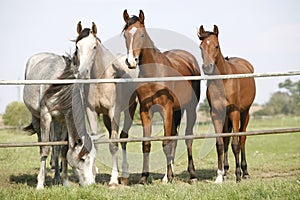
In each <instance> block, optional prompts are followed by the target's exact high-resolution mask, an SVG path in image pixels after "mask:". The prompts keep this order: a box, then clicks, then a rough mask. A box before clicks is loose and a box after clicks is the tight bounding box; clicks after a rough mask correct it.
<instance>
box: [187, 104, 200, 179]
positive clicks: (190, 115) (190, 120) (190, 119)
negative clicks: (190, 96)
mask: <svg viewBox="0 0 300 200" xmlns="http://www.w3.org/2000/svg"><path fill="white" fill-rule="evenodd" d="M186 117H187V119H186V130H185V135H193V127H194V124H195V122H196V117H197V116H196V108H194V107H191V108H189V109H187V110H186ZM185 144H186V148H187V153H188V172H189V173H190V182H191V183H193V182H195V181H197V177H196V173H195V166H194V160H193V149H192V145H193V140H192V139H188V140H185Z"/></svg>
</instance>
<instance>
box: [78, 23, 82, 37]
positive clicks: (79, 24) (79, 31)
mask: <svg viewBox="0 0 300 200" xmlns="http://www.w3.org/2000/svg"><path fill="white" fill-rule="evenodd" d="M81 31H82V26H81V21H79V22H78V24H77V33H78V34H80V33H81Z"/></svg>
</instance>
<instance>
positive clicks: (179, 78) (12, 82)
mask: <svg viewBox="0 0 300 200" xmlns="http://www.w3.org/2000/svg"><path fill="white" fill-rule="evenodd" d="M299 75H300V71H291V72H273V73H253V74H230V75H202V76H176V77H153V78H118V79H64V80H0V85H40V84H73V83H85V84H87V83H91V84H97V83H131V82H134V83H145V82H160V81H187V80H220V79H232V78H251V77H254V78H264V77H276V76H299Z"/></svg>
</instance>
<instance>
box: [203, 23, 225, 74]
mask: <svg viewBox="0 0 300 200" xmlns="http://www.w3.org/2000/svg"><path fill="white" fill-rule="evenodd" d="M218 34H219V30H218V27H217V26H216V25H214V31H213V32H210V31H205V30H204V27H203V25H201V26H200V28H199V32H198V37H199V39H200V40H201V44H200V49H201V55H202V59H203V65H202V69H203V72H204V73H205V74H206V75H211V74H215V70H216V64H217V62H218V60H217V58H218V55H219V54H220V52H221V50H220V45H219V40H218Z"/></svg>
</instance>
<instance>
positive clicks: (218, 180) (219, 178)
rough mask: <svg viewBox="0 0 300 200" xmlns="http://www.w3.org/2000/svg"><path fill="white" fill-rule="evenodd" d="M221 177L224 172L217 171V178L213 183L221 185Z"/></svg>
mask: <svg viewBox="0 0 300 200" xmlns="http://www.w3.org/2000/svg"><path fill="white" fill-rule="evenodd" d="M223 175H224V170H219V169H218V170H217V178H216V180H215V183H222V182H223Z"/></svg>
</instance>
